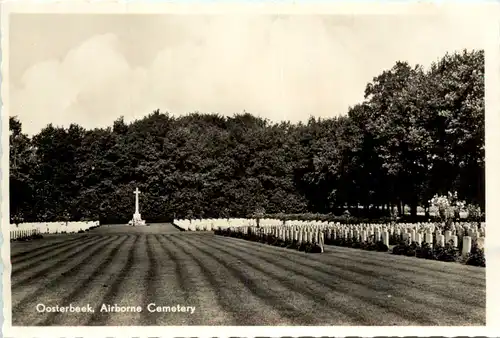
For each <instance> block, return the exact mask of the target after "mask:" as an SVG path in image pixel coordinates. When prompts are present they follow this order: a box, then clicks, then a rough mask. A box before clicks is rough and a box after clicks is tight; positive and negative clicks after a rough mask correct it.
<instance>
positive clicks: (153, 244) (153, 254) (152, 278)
mask: <svg viewBox="0 0 500 338" xmlns="http://www.w3.org/2000/svg"><path fill="white" fill-rule="evenodd" d="M158 246H159V244H158V242H157V240H155V236H154V235H150V234H148V235H146V253H147V257H148V258H149V263H150V264H149V266H148V267H149V269H148V271H147V275H146V292H145V293H144V301H143V304H141V305H142V306H143V307H146V306H147V304H149V303H152V302H155V301H156V298H157V296H158V298H160V297H161V296H160V293H161V291H162V287H161V286H162V285H161V281H160V280H159V278H160V268H159V265H160V264H159V260H161V259H165V257H164V256H163V255H158V253H159V251H158V249H157V247H158ZM157 318H158V313H156V312H154V313H149V312H148V311H143V312H142V313H141V319H140V324H141V325H156V320H157Z"/></svg>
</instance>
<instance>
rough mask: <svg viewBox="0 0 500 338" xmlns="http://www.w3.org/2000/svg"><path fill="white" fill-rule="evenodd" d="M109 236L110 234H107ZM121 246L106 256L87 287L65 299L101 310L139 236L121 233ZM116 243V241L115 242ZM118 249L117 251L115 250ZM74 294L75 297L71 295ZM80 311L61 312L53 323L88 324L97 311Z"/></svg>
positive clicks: (114, 248) (87, 283)
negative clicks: (69, 314)
mask: <svg viewBox="0 0 500 338" xmlns="http://www.w3.org/2000/svg"><path fill="white" fill-rule="evenodd" d="M106 237H109V235H106ZM123 239H125V241H124V242H122V243H121V244H120V245H119V246H117V247H113V250H112V252H111V253H110V254H109V255H107V257H105V260H106V263H105V265H101V267H100V269H99V270H101V271H100V273H97V272H95V273H94V274H93V278H90V276H89V278H88V281H87V282H86V284H85V287H83V288H80V289H79V290H74V293H73V294H72V295H70V294H68V295H67V299H66V297H65V299H63V301H65V302H66V301H69V302H71V303H73V304H82V305H86V304H90V306H92V307H93V308H94V310H95V311H96V312H98V311H99V310H100V305H101V304H102V303H103V298H104V297H105V295H106V293H107V292H108V291H109V289H110V287H111V285H112V283H113V282H114V281H115V280H116V279H117V276H118V275H119V274H120V273H121V271H122V270H123V269H124V268H125V266H126V263H127V261H128V255H129V253H130V252H131V251H132V249H133V245H134V243H135V241H136V239H137V236H133V235H126V236H125V235H124V234H122V235H120V236H119V237H118V238H117V239H116V241H115V242H116V243H118V241H120V242H121V241H122V240H123ZM113 244H114V243H113ZM115 250H116V251H115ZM70 296H73V297H70ZM96 312H94V314H92V313H80V314H78V315H77V316H67V315H66V314H61V315H60V316H56V317H55V318H53V322H52V325H68V326H82V325H86V324H87V323H88V322H89V321H90V319H91V318H92V316H93V315H95V313H96Z"/></svg>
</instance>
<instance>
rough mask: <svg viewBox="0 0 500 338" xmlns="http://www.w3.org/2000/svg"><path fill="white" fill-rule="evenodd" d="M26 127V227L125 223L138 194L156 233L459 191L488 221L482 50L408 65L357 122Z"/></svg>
mask: <svg viewBox="0 0 500 338" xmlns="http://www.w3.org/2000/svg"><path fill="white" fill-rule="evenodd" d="M304 95H306V93H304ZM332 95H341V93H332ZM103 113H105V112H103ZM21 127H22V126H21V124H20V122H19V121H18V120H17V119H16V118H15V117H11V118H10V131H11V134H10V212H11V219H12V221H14V222H18V221H21V220H24V221H35V220H36V221H53V220H85V219H90V218H94V219H95V218H96V217H99V219H100V221H101V222H103V223H105V222H126V221H128V220H129V219H130V218H131V215H132V213H133V210H134V194H133V190H134V189H135V187H139V189H140V190H141V191H143V192H144V193H143V194H141V213H142V215H143V218H144V219H146V220H148V222H154V221H160V220H169V219H172V218H174V217H177V218H195V217H198V218H201V217H205V218H206V217H246V216H248V215H251V214H254V213H255V212H256V211H258V213H260V214H264V213H266V214H277V213H287V214H293V213H306V212H311V213H322V214H329V213H335V214H339V215H340V214H342V213H343V212H344V211H345V209H346V208H347V209H350V211H351V213H353V215H354V214H355V213H356V210H357V209H358V207H363V208H362V210H363V211H364V213H365V214H370V213H371V214H373V215H380V214H382V213H386V214H387V213H388V212H389V210H392V207H395V208H397V210H398V211H399V213H401V212H402V207H403V206H404V205H407V206H409V207H410V209H411V213H412V214H413V215H415V214H416V212H417V207H418V206H421V207H423V208H428V207H429V200H430V199H431V198H432V197H433V196H434V195H435V194H446V193H447V192H448V191H457V192H458V196H459V198H460V199H461V200H464V201H466V202H467V203H472V204H477V205H479V206H480V207H481V208H482V209H483V210H484V203H485V201H484V199H485V197H484V193H485V183H484V176H485V172H484V53H483V52H482V51H472V52H470V51H463V52H460V53H455V54H451V55H446V56H444V57H443V58H442V59H441V60H439V61H438V62H436V63H435V64H433V65H432V66H431V67H430V68H429V69H428V70H425V71H424V70H423V68H422V67H421V66H416V67H412V66H410V65H409V64H408V63H405V62H397V63H396V65H395V66H394V67H393V68H392V69H390V70H387V71H384V72H383V73H382V74H381V75H379V76H377V77H375V78H374V79H373V81H372V82H371V83H369V84H368V85H367V86H366V91H365V99H364V101H363V102H361V103H360V104H358V105H355V106H353V107H351V108H350V109H349V111H348V112H347V114H344V115H343V116H339V117H334V118H330V119H324V120H319V119H315V118H311V119H310V120H309V121H308V122H307V123H302V124H291V123H289V122H281V123H276V124H272V123H270V122H269V121H267V120H264V119H262V118H258V117H255V116H252V115H250V114H248V113H244V114H239V115H235V116H233V117H223V116H220V115H217V114H199V113H195V114H191V115H188V116H182V117H174V116H171V115H169V114H163V113H160V112H159V111H155V112H154V113H152V114H150V115H149V116H147V117H145V118H143V119H141V120H137V121H135V122H133V123H131V124H126V123H124V121H123V119H119V120H117V121H115V122H114V124H113V126H112V127H109V128H106V129H93V130H85V129H83V128H82V127H80V126H78V125H71V126H70V127H69V128H62V127H55V126H52V125H48V126H47V127H46V128H44V129H43V130H41V131H40V132H39V133H38V134H36V135H34V136H33V137H28V136H27V135H25V134H23V133H22V128H21Z"/></svg>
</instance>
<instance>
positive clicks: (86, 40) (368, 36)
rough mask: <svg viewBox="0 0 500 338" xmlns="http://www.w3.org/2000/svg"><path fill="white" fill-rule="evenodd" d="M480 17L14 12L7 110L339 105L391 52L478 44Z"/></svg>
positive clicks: (100, 119) (40, 117)
mask: <svg viewBox="0 0 500 338" xmlns="http://www.w3.org/2000/svg"><path fill="white" fill-rule="evenodd" d="M484 24H485V23H483V22H481V21H475V18H474V17H457V16H452V15H446V14H445V13H444V12H439V13H438V12H436V13H435V14H427V15H425V16H423V15H406V16H402V15H398V16H396V15H392V16H387V15H384V16H382V15H371V16H370V15H364V16H359V15H358V16H354V15H344V16H338V15H281V16H280V15H262V14H254V15H242V14H239V15H203V16H201V15H181V14H18V13H16V14H11V16H10V26H9V34H10V35H9V86H10V96H9V115H10V116H14V115H15V116H18V118H19V119H20V121H21V122H22V124H23V131H24V132H26V133H28V134H29V135H33V134H35V133H38V132H39V131H40V130H41V129H42V128H43V127H45V126H46V125H47V124H48V123H53V124H54V125H57V126H65V127H67V126H69V125H70V124H71V123H78V124H80V125H81V126H83V127H85V128H96V127H107V126H111V125H112V123H113V121H115V120H116V119H117V118H119V117H120V116H124V118H125V121H127V122H130V121H133V120H135V119H138V118H142V117H143V116H146V115H148V114H149V113H151V112H152V111H154V110H155V109H160V111H161V112H169V113H171V114H173V115H183V114H188V113H191V112H195V111H199V112H202V113H219V114H221V115H227V116H232V115H233V114H235V113H242V112H243V111H246V112H249V113H252V114H255V115H258V116H261V117H264V118H268V119H269V120H271V121H273V122H278V121H282V120H289V121H291V122H298V121H307V120H308V119H309V117H310V116H315V117H321V118H329V117H333V116H338V115H342V114H346V113H347V111H348V108H349V106H353V105H355V104H357V103H360V102H361V101H362V100H363V93H364V89H365V87H366V85H367V83H369V82H370V81H371V80H372V79H373V77H375V76H377V75H379V74H380V73H382V72H383V71H384V70H387V69H389V68H391V67H392V66H393V65H394V64H395V63H396V61H398V60H401V61H408V62H409V63H410V64H412V65H415V64H421V65H423V66H424V67H428V66H430V64H431V63H432V62H434V61H437V60H439V59H440V58H441V57H442V56H444V54H445V53H446V52H455V51H460V50H463V49H465V48H467V49H483V48H484V47H485V43H486V41H485V39H484V37H483V36H484Z"/></svg>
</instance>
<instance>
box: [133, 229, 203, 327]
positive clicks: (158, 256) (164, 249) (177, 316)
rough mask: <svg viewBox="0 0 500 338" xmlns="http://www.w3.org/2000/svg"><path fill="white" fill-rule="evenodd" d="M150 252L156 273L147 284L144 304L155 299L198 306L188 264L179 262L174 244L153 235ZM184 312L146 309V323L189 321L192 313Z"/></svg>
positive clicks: (158, 303) (166, 303)
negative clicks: (194, 302)
mask: <svg viewBox="0 0 500 338" xmlns="http://www.w3.org/2000/svg"><path fill="white" fill-rule="evenodd" d="M150 256H151V257H155V262H154V263H153V264H152V268H153V270H154V273H151V275H150V276H153V278H152V279H150V280H149V283H148V286H147V291H148V292H147V297H146V301H145V304H149V303H155V304H156V306H176V305H177V304H180V305H181V306H196V305H197V304H193V300H194V296H193V295H192V294H191V295H190V291H192V290H190V288H189V286H190V285H189V282H190V281H189V278H190V276H189V274H188V271H187V269H186V265H189V264H191V262H190V263H187V264H186V263H185V262H179V255H177V254H174V253H173V250H172V246H171V245H168V244H166V243H164V242H163V241H162V240H161V236H160V235H156V234H155V235H154V236H151V237H150ZM197 315H198V314H196V312H195V314H194V315H189V316H188V315H186V314H184V313H173V312H172V313H160V312H151V313H150V312H144V313H143V317H142V319H141V320H142V324H143V325H162V326H163V325H189V324H191V319H192V318H191V317H192V316H197Z"/></svg>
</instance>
